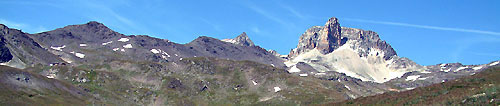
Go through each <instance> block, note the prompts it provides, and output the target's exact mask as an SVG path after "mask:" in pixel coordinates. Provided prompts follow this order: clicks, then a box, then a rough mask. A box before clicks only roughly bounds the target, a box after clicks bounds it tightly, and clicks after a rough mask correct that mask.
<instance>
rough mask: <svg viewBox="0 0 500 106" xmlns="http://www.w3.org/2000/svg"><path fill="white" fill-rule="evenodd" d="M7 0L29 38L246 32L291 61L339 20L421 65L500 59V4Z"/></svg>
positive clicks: (176, 37)
mask: <svg viewBox="0 0 500 106" xmlns="http://www.w3.org/2000/svg"><path fill="white" fill-rule="evenodd" d="M144 1H147V2H143V1H139V0H137V1H132V0H43V1H42V0H1V1H0V5H2V6H1V7H0V9H1V10H3V11H2V12H3V13H2V14H3V15H0V23H2V24H6V25H8V26H9V27H13V28H18V29H21V30H23V31H26V32H29V33H37V32H42V31H48V30H53V29H55V28H60V27H64V26H66V25H71V24H83V23H86V22H88V21H99V22H101V23H104V24H105V25H106V26H108V27H110V28H111V29H113V30H115V31H117V32H120V33H123V34H127V35H130V34H134V35H150V36H153V37H158V38H162V39H169V40H171V41H174V42H178V43H187V42H190V41H191V40H194V39H195V38H197V37H198V36H201V35H204V36H210V37H215V38H219V39H224V38H233V37H235V36H237V35H239V34H240V33H242V32H246V33H247V34H248V36H249V37H250V38H251V39H252V40H253V41H254V42H255V44H256V45H259V46H261V47H263V48H266V49H274V50H277V51H278V52H279V53H281V54H288V52H289V51H290V49H292V48H295V47H296V45H297V43H298V38H299V37H300V35H301V34H302V33H303V32H304V31H305V30H306V29H308V28H309V27H311V26H316V25H324V24H325V22H326V21H327V20H328V18H330V17H338V18H339V21H340V24H341V26H345V27H353V28H360V29H365V30H372V31H375V32H377V33H378V34H379V35H380V37H381V38H382V39H383V40H386V41H387V42H389V43H390V44H391V45H392V47H393V48H394V49H395V50H396V52H397V53H398V55H399V56H402V57H408V58H410V59H412V60H414V61H415V62H417V63H418V64H423V65H431V64H438V63H450V62H461V63H464V64H484V63H488V62H490V61H494V60H499V59H500V54H499V52H500V46H499V45H500V6H498V5H499V4H500V1H498V0H484V1H466V0H416V1H406V0H405V1H403V0H397V1H379V0H371V1H357V0H356V1H354V0H339V1H334V0H312V1H311V0H309V1H303V2H297V1H288V0H263V1H257V0H255V1H239V0H221V1H218V0H216V1H212V0H205V1H189V0H172V1H163V0H144Z"/></svg>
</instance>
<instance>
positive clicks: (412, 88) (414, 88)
mask: <svg viewBox="0 0 500 106" xmlns="http://www.w3.org/2000/svg"><path fill="white" fill-rule="evenodd" d="M412 89H415V87H411V88H406V90H412Z"/></svg>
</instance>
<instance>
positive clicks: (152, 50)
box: [151, 49, 160, 54]
mask: <svg viewBox="0 0 500 106" xmlns="http://www.w3.org/2000/svg"><path fill="white" fill-rule="evenodd" d="M151 52H153V53H154V54H158V53H160V51H158V50H156V49H151Z"/></svg>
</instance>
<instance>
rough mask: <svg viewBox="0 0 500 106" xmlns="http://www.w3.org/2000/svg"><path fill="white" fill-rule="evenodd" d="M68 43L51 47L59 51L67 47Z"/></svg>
mask: <svg viewBox="0 0 500 106" xmlns="http://www.w3.org/2000/svg"><path fill="white" fill-rule="evenodd" d="M65 47H66V45H63V46H61V47H56V46H50V48H52V49H54V50H57V51H62V49H63V48H65Z"/></svg>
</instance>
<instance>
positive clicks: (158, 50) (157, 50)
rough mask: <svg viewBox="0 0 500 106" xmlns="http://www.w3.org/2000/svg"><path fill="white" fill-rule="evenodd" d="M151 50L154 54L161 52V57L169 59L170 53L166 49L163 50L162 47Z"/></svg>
mask: <svg viewBox="0 0 500 106" xmlns="http://www.w3.org/2000/svg"><path fill="white" fill-rule="evenodd" d="M150 51H151V52H153V53H154V54H158V53H160V55H161V58H163V59H167V58H168V57H170V55H168V53H167V52H165V51H163V50H161V49H151V50H150ZM181 60H182V59H181Z"/></svg>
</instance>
